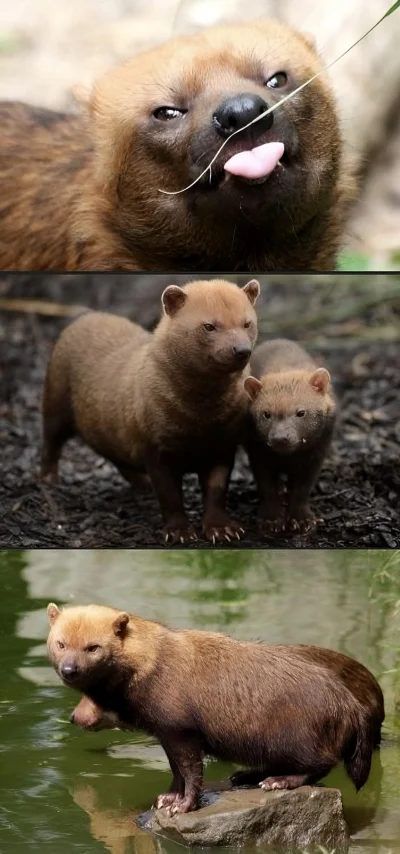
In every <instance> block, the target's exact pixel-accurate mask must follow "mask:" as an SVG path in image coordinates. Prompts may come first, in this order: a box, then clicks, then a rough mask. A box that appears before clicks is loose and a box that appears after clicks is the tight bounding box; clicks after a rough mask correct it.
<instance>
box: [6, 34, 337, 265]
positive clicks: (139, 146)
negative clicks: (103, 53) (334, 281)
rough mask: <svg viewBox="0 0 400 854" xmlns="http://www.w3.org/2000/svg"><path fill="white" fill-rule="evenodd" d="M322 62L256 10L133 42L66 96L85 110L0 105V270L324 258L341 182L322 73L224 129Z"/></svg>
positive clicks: (328, 259) (333, 244) (332, 240)
mask: <svg viewBox="0 0 400 854" xmlns="http://www.w3.org/2000/svg"><path fill="white" fill-rule="evenodd" d="M321 68H322V66H321V63H320V61H319V58H318V56H317V53H316V50H315V47H314V45H313V44H312V43H311V40H310V39H309V38H308V37H306V36H303V35H302V34H300V33H297V32H295V31H293V30H291V29H290V28H289V27H287V26H285V25H284V24H282V23H280V22H278V21H275V20H265V21H256V22H253V23H250V24H240V25H236V26H235V25H232V26H223V27H215V28H211V29H209V30H205V31H203V32H201V33H199V34H196V35H192V36H184V37H180V38H176V39H173V40H172V41H170V42H168V43H166V44H165V45H161V46H158V47H156V48H154V49H153V50H151V51H149V52H147V53H141V54H138V55H137V56H135V57H134V58H133V59H130V60H128V61H127V62H125V63H123V64H121V65H119V66H117V67H116V68H114V69H112V70H110V71H109V72H108V73H106V74H105V75H104V77H103V78H101V79H100V80H99V81H98V83H97V84H95V85H94V87H93V90H92V92H91V93H90V94H84V95H83V94H82V93H81V96H80V100H81V101H82V102H83V103H84V105H85V107H86V118H85V117H66V116H62V115H61V116H60V115H59V114H55V113H54V114H52V113H50V112H49V111H40V110H34V109H33V108H30V107H25V106H24V105H10V104H5V105H4V106H3V108H2V112H1V115H2V125H3V126H4V128H5V137H6V138H7V141H8V144H7V150H6V151H5V152H4V154H3V157H2V158H1V149H0V163H1V160H2V163H3V165H2V166H0V170H1V172H2V175H3V201H4V195H5V197H6V198H7V195H9V196H10V199H9V202H10V208H9V209H7V211H6V216H5V217H4V218H3V226H2V232H1V237H2V243H3V247H2V250H1V251H2V254H3V260H2V266H3V268H7V269H12V268H15V267H18V269H24V268H26V267H27V268H30V269H38V268H44V267H46V268H48V267H52V268H53V269H54V268H57V269H66V268H67V269H153V270H154V269H157V270H186V271H188V270H206V271H209V270H227V269H229V270H239V269H240V270H261V269H262V270H277V269H280V270H293V269H296V270H304V269H307V270H310V269H314V270H318V269H328V268H332V267H333V266H334V259H335V254H336V250H337V248H338V243H339V240H340V232H341V228H342V220H343V211H344V203H345V201H346V197H347V195H348V193H349V192H350V189H349V188H350V182H349V176H348V174H346V173H347V172H348V168H347V166H345V165H344V163H343V157H342V152H341V140H340V134H339V130H338V123H337V118H336V112H335V104H334V99H333V95H332V93H331V91H330V88H329V85H328V83H327V80H326V79H325V78H324V77H320V78H318V79H317V80H315V81H314V82H313V83H311V84H310V85H309V86H307V87H305V89H303V90H302V91H301V92H299V93H298V94H297V95H296V96H295V97H294V98H293V99H292V100H289V101H287V102H285V103H284V104H282V106H281V107H280V108H279V109H277V110H275V111H274V112H273V113H270V114H269V115H268V116H267V117H265V118H263V119H261V120H260V121H258V122H256V123H255V124H254V125H252V126H251V127H250V128H249V129H247V130H243V131H241V132H240V133H237V134H236V135H235V136H232V134H233V133H234V132H235V131H238V130H241V129H242V128H244V126H245V125H247V124H248V123H249V122H250V121H251V120H253V119H254V118H256V117H257V116H259V115H261V113H263V112H264V111H265V110H267V109H268V108H269V107H271V106H273V105H275V104H277V103H278V102H279V101H280V100H281V99H282V98H283V97H284V96H286V95H288V94H289V93H290V92H292V91H294V89H296V88H297V87H298V86H300V85H301V84H302V83H304V82H305V81H306V80H307V79H309V78H310V77H311V76H312V75H314V74H315V73H317V72H318V71H320V70H321ZM231 136H232V139H230V137H231ZM24 140H26V142H24ZM226 141H227V144H226V145H225V148H224V149H223V151H222V152H221V153H220V154H218V157H217V159H216V161H215V163H213V165H212V166H211V168H210V170H209V171H207V173H206V174H205V175H204V176H203V177H202V178H201V180H200V181H199V182H198V183H196V184H195V185H194V186H193V187H191V188H190V189H189V190H187V191H186V192H184V193H180V194H178V195H165V194H163V193H161V192H160V190H165V191H167V192H170V193H171V192H172V193H173V192H176V191H179V190H182V189H183V188H184V187H186V186H187V185H189V184H191V183H192V182H193V181H194V180H195V179H196V178H197V177H198V176H199V175H200V174H201V173H202V171H203V170H204V169H205V168H206V167H207V164H208V163H209V162H210V160H211V159H212V158H213V157H214V155H215V154H216V153H217V151H218V149H219V147H220V145H221V144H222V143H223V142H226ZM25 145H26V148H24V146H25ZM22 165H23V166H24V167H26V171H25V170H24V183H23V185H22V184H21V166H22ZM8 189H9V192H8ZM62 200H63V201H64V205H63V204H61V201H62ZM32 223H34V227H35V228H34V231H35V241H36V243H35V244H34V243H33V240H31V237H30V234H31V231H32ZM32 236H33V231H32ZM16 240H17V241H18V245H17V250H15V249H13V243H14V244H15V241H16ZM35 246H36V249H35ZM16 251H18V252H19V258H20V260H19V266H18V258H17V256H16V255H15V252H16Z"/></svg>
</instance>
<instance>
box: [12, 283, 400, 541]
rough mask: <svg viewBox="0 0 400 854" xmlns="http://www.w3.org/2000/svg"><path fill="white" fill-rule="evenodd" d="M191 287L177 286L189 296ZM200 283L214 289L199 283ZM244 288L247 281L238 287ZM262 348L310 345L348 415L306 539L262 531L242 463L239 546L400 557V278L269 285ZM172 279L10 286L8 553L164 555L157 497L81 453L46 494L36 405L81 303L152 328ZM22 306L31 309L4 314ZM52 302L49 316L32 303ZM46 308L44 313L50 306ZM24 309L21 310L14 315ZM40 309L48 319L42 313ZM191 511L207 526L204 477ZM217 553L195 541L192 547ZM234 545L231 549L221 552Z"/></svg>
mask: <svg viewBox="0 0 400 854" xmlns="http://www.w3.org/2000/svg"><path fill="white" fill-rule="evenodd" d="M188 278H190V277H175V280H176V282H177V283H180V284H182V283H183V282H184V281H187V280H188ZM203 278H204V277H203ZM231 278H233V280H234V281H237V282H239V283H241V284H244V283H245V282H246V281H247V279H248V277H246V276H234V277H231ZM260 280H261V281H262V294H261V298H260V301H259V303H258V314H259V326H260V338H259V340H262V339H263V338H264V337H266V336H268V337H275V336H277V335H279V336H282V335H283V336H287V337H294V338H297V339H298V340H300V341H301V342H302V343H303V344H304V345H305V346H306V347H308V348H309V350H310V352H311V353H312V354H313V355H314V356H318V358H319V359H320V360H321V361H322V364H326V365H327V366H328V367H329V370H330V371H331V374H332V377H333V381H334V386H335V389H336V393H337V396H338V399H339V405H340V420H339V426H338V429H337V432H336V437H335V440H334V442H333V446H332V449H331V452H330V455H329V457H328V458H327V460H326V462H325V464H324V467H323V470H322V472H321V476H320V478H319V481H318V483H317V484H316V487H315V489H314V493H313V499H312V507H313V511H314V513H315V515H316V516H317V518H318V519H321V520H323V521H321V522H320V523H319V524H318V526H317V528H316V529H315V530H313V531H311V532H310V533H309V534H306V535H304V536H297V535H296V536H289V535H283V536H279V537H276V536H275V537H274V536H271V535H265V534H264V533H263V532H262V531H260V529H259V526H258V522H257V497H256V491H255V487H254V483H253V479H252V476H251V473H250V471H249V467H248V464H247V460H246V458H245V456H244V454H239V456H238V460H237V464H236V467H235V470H234V473H233V478H232V483H231V488H230V492H229V506H230V511H231V513H232V515H233V517H234V518H236V519H238V520H239V521H240V522H241V523H242V525H243V527H244V528H245V530H246V534H245V537H244V538H243V540H242V541H241V542H240V543H238V542H235V547H239V548H240V547H244V548H252V547H253V548H254V547H262V546H266V547H271V546H274V547H276V548H287V547H290V546H295V547H300V548H301V547H304V548H310V547H311V548H332V547H343V548H350V547H381V548H382V547H384V548H385V547H389V548H396V547H397V548H398V547H399V545H400V521H399V513H398V498H399V491H400V489H399V487H400V475H399V469H398V456H399V442H400V424H399V419H398V401H399V385H400V376H399V370H398V365H399V363H400V344H399V325H398V317H399V312H400V280H399V279H398V278H397V277H396V276H373V277H370V280H369V281H370V284H368V285H366V284H364V283H363V279H362V278H360V277H350V279H348V280H346V279H345V278H343V277H336V278H335V277H329V276H319V277H317V280H318V281H316V277H309V276H308V277H307V276H296V277H294V276H285V277H278V276H271V277H260ZM170 283H171V279H170V277H169V276H159V277H156V276H152V275H149V276H135V277H133V276H123V277H121V276H113V275H110V276H108V275H107V276H98V275H94V274H91V275H89V274H88V275H83V274H82V275H77V276H73V275H66V276H60V275H55V274H51V275H48V276H43V275H36V276H32V275H29V274H23V275H22V274H19V275H15V276H10V275H9V276H7V277H5V276H3V277H2V280H1V281H0V387H1V397H0V446H1V454H0V546H1V547H3V548H9V547H19V548H31V547H40V546H41V547H54V548H80V547H82V548H96V547H97V548H100V547H102V548H106V547H110V548H112V547H118V546H121V547H125V548H130V547H136V548H145V547H151V548H154V547H157V546H159V545H160V544H161V542H162V539H161V518H160V513H159V508H158V505H157V502H156V500H155V498H154V497H153V496H152V495H138V494H135V493H134V492H133V490H131V489H130V488H129V486H128V485H127V484H126V483H125V482H124V481H123V480H122V478H121V477H120V475H119V474H118V473H117V471H116V470H115V469H114V467H113V466H112V465H111V464H110V463H108V462H106V461H105V460H103V459H102V458H101V457H98V456H97V455H96V454H95V453H94V452H92V451H91V450H90V449H89V448H87V447H85V446H84V445H83V444H82V443H80V442H79V441H72V442H70V443H69V444H67V445H66V447H65V451H64V454H63V457H62V461H61V467H60V485H59V486H58V487H50V486H47V485H44V484H39V483H38V482H37V480H36V473H37V469H38V462H39V447H40V430H41V425H40V401H41V394H42V385H43V380H44V374H45V368H46V363H47V359H48V356H49V353H50V350H51V347H52V345H53V343H54V341H55V340H56V337H57V335H58V334H59V332H60V331H61V329H62V328H63V326H64V325H65V323H66V321H67V318H66V317H65V316H62V315H61V314H60V316H57V314H56V313H55V312H56V311H57V310H59V309H60V310H63V311H65V310H69V309H70V308H71V306H73V305H86V306H90V307H92V308H96V309H100V310H103V311H104V310H106V311H114V312H117V313H121V314H124V315H126V316H128V317H130V318H131V319H133V320H135V321H138V322H140V323H143V325H145V326H147V327H151V326H152V325H153V324H154V323H155V322H156V320H157V317H158V315H159V305H160V303H159V299H160V294H161V291H162V290H163V288H164V287H166V285H168V284H170ZM21 299H22V300H23V303H22V304H21V305H22V307H23V308H24V310H23V311H16V310H12V311H10V310H7V311H6V310H5V311H3V312H1V301H2V300H3V304H5V303H7V304H8V303H9V302H10V301H11V300H21ZM34 300H40V301H46V302H47V305H48V309H49V311H50V312H51V313H50V314H49V315H47V316H46V315H45V314H43V313H42V314H39V313H37V310H36V309H35V305H33V304H32V301H34ZM41 305H42V302H41ZM14 308H15V307H14ZM41 310H42V311H43V310H44V309H41ZM184 492H185V502H186V507H187V510H188V514H189V516H190V518H191V520H192V521H193V522H194V523H195V524H196V526H197V527H199V523H200V513H201V498H200V491H199V488H198V484H197V479H196V478H195V477H194V476H189V477H187V479H186V482H185V489H184ZM204 547H209V544H208V543H207V542H206V541H205V540H202V539H199V540H198V541H197V543H196V544H195V548H204ZM226 547H229V544H228V543H227V542H226V541H225V542H224V548H226Z"/></svg>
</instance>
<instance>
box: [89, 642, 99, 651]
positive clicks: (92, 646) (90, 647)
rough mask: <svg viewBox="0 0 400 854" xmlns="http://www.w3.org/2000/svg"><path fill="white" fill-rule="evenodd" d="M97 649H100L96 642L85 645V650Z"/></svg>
mask: <svg viewBox="0 0 400 854" xmlns="http://www.w3.org/2000/svg"><path fill="white" fill-rule="evenodd" d="M98 649H100V647H99V645H98V643H92V644H91V645H90V646H87V647H86V652H97V650H98Z"/></svg>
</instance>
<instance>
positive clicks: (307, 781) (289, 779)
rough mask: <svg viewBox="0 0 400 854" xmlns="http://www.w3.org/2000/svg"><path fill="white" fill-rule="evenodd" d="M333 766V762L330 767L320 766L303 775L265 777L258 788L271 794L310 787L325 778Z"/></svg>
mask: <svg viewBox="0 0 400 854" xmlns="http://www.w3.org/2000/svg"><path fill="white" fill-rule="evenodd" d="M334 765H335V762H332V763H331V764H330V765H320V767H319V768H315V769H314V770H313V771H309V772H307V773H305V774H276V775H274V776H271V777H266V778H265V780H262V781H261V783H260V786H261V788H262V789H264V790H265V791H266V792H272V791H275V789H298V788H299V787H300V786H311V785H313V784H314V783H317V782H318V780H322V778H323V777H326V775H327V774H329V771H331V770H332V768H333V767H334Z"/></svg>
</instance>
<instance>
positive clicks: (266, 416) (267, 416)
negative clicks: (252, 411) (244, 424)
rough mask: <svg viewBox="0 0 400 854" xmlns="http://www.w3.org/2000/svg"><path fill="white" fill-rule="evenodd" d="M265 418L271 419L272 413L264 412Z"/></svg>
mask: <svg viewBox="0 0 400 854" xmlns="http://www.w3.org/2000/svg"><path fill="white" fill-rule="evenodd" d="M263 417H264V418H271V413H270V411H269V410H268V409H266V410H265V412H263Z"/></svg>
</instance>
